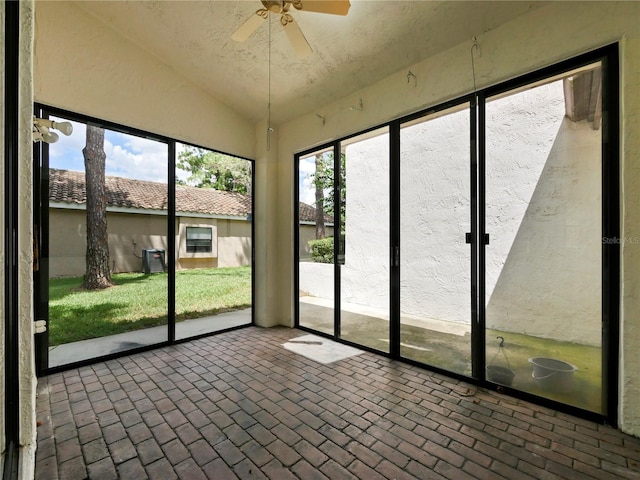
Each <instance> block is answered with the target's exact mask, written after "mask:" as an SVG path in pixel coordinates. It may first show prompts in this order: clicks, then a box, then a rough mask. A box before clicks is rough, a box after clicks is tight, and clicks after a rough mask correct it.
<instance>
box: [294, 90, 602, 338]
mask: <svg viewBox="0 0 640 480" xmlns="http://www.w3.org/2000/svg"><path fill="white" fill-rule="evenodd" d="M564 115H565V102H564V92H563V86H562V81H556V82H554V83H551V84H548V85H543V86H539V87H537V88H535V89H532V90H527V91H524V92H520V93H517V94H515V95H511V96H508V97H505V98H502V99H499V100H496V101H493V102H490V103H489V105H488V106H487V171H486V184H487V210H486V214H487V231H488V232H489V233H490V235H491V243H490V245H489V246H487V265H486V279H487V284H486V295H487V304H488V305H487V326H488V327H490V328H496V329H500V330H505V331H511V332H517V333H527V334H529V335H534V336H540V337H545V338H554V339H557V340H563V341H570V342H578V343H584V344H589V345H600V337H601V320H600V315H601V301H600V279H601V271H600V265H601V255H600V248H601V238H600V232H601V222H600V204H601V201H602V198H601V194H600V189H601V187H600V183H601V177H600V169H601V162H600V150H601V142H600V137H601V130H593V129H592V128H591V126H590V125H588V124H587V123H585V122H581V123H574V122H571V121H568V120H563V119H564ZM469 117H470V115H469V106H468V105H466V106H463V107H462V110H461V111H457V112H454V113H447V114H446V115H441V116H437V117H435V118H428V120H427V119H425V120H424V121H421V122H420V123H416V124H412V125H408V126H406V127H405V128H403V129H402V131H401V140H400V141H401V144H400V149H401V160H400V161H401V194H400V197H401V206H400V212H401V312H402V313H404V314H409V315H412V316H416V317H421V318H425V319H436V320H441V321H449V322H460V323H466V324H469V323H470V321H471V307H470V246H469V245H467V244H466V243H465V232H468V231H470V203H469V202H470V200H469V198H470V191H469V190H470V183H469V171H470V153H469V152H470V142H469V137H470V134H469V128H470V121H469ZM388 145H389V139H388V136H387V135H379V136H375V137H373V138H367V139H366V140H362V141H358V142H355V143H351V144H349V145H348V146H347V147H346V149H345V151H346V179H347V202H346V205H347V206H346V255H345V264H344V265H343V266H342V267H341V274H342V301H343V302H349V303H355V304H359V305H363V306H366V307H373V308H378V309H381V310H388V308H389V231H388V222H389V197H388V192H389V182H388V179H389V149H388ZM300 272H301V273H300V281H301V289H302V290H304V291H307V292H309V293H311V294H312V295H314V296H319V297H323V298H326V299H331V298H333V289H332V285H333V282H332V281H330V282H328V280H327V278H325V277H326V275H327V272H329V273H328V274H329V275H331V274H332V268H329V269H327V268H324V269H322V266H318V265H314V264H306V263H303V264H301V265H300ZM496 286H497V288H496Z"/></svg>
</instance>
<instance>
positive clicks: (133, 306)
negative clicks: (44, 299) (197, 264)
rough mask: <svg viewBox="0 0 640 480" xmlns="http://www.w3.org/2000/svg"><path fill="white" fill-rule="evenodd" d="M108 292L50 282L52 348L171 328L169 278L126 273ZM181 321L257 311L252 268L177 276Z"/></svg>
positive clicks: (71, 281)
mask: <svg viewBox="0 0 640 480" xmlns="http://www.w3.org/2000/svg"><path fill="white" fill-rule="evenodd" d="M113 280H114V282H115V284H116V285H115V286H114V287H111V288H107V289H105V290H97V291H84V290H81V289H80V285H81V284H82V278H81V277H74V278H59V279H51V280H50V281H49V345H51V346H53V345H60V344H64V343H69V342H76V341H79V340H86V339H89V338H98V337H104V336H107V335H115V334H117V333H124V332H129V331H133V330H139V329H142V328H148V327H154V326H158V325H166V324H167V295H168V275H167V274H166V273H156V274H151V275H145V274H143V273H121V274H115V275H113ZM175 291H176V321H181V320H186V319H188V318H199V317H204V316H209V315H216V314H218V313H222V312H228V311H232V310H238V309H242V308H247V307H250V306H251V268H250V267H233V268H215V269H194V270H183V271H179V272H176V289H175Z"/></svg>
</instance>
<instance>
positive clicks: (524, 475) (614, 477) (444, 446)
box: [36, 327, 640, 480]
mask: <svg viewBox="0 0 640 480" xmlns="http://www.w3.org/2000/svg"><path fill="white" fill-rule="evenodd" d="M303 334H304V332H300V331H297V330H293V329H287V328H273V329H261V328H257V327H251V328H247V329H243V330H238V331H234V332H228V333H224V334H221V335H217V336H213V337H209V338H205V339H200V340H196V341H192V342H189V343H184V344H180V345H177V346H172V347H166V348H160V349H157V350H153V351H150V352H146V353H141V354H136V355H131V356H127V357H123V358H120V359H117V360H110V361H107V362H102V363H96V364H94V365H91V366H87V367H82V368H79V369H73V370H69V371H66V372H64V373H60V374H55V375H51V376H49V377H46V378H41V379H40V381H39V384H38V402H37V420H38V424H39V426H38V450H37V455H36V478H37V479H43V480H44V479H46V480H55V479H64V480H67V479H68V480H80V479H83V478H91V479H95V480H108V479H116V478H121V479H132V480H142V479H144V478H151V479H160V480H168V479H174V478H181V479H187V480H197V479H207V478H208V479H222V480H226V479H235V478H243V479H245V478H246V479H249V478H250V479H264V478H270V479H273V480H286V479H293V478H301V479H331V480H336V479H354V478H360V479H366V480H375V479H397V480H401V479H420V480H426V479H447V480H464V479H490V480H496V479H508V480H516V479H518V480H519V479H523V480H524V479H527V480H547V479H580V480H584V479H610V480H620V479H640V467H639V464H640V439H638V438H634V437H630V436H627V435H624V434H622V433H620V432H619V431H617V430H615V429H612V428H610V427H607V426H603V425H598V424H595V423H591V422H588V421H585V420H581V419H578V418H574V417H571V416H568V415H564V414H561V413H557V412H555V411H552V410H549V409H546V408H542V407H539V406H536V405H532V404H529V403H526V402H523V401H519V400H517V399H513V398H510V397H506V396H502V395H499V394H496V393H492V392H487V391H484V390H478V391H476V389H475V388H473V387H470V386H469V385H467V384H465V383H464V382H459V381H456V380H452V379H450V378H447V377H444V376H442V375H437V374H434V373H431V372H429V371H426V370H423V369H420V368H417V367H413V366H411V365H406V364H403V363H400V362H397V361H392V360H389V359H387V358H385V357H382V356H378V355H375V354H371V353H363V354H361V355H358V356H355V357H350V358H348V359H346V360H341V361H338V362H334V363H331V364H328V365H324V364H320V363H317V362H315V361H313V360H309V359H307V358H305V357H302V356H300V355H297V354H295V353H292V352H290V351H288V350H285V349H284V348H283V347H282V344H283V343H284V342H286V341H287V340H288V339H290V338H293V337H297V336H301V335H303Z"/></svg>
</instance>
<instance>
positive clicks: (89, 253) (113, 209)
mask: <svg viewBox="0 0 640 480" xmlns="http://www.w3.org/2000/svg"><path fill="white" fill-rule="evenodd" d="M52 119H53V120H55V121H64V120H65V119H62V118H52ZM72 124H73V133H72V134H71V135H70V136H65V135H60V139H59V141H58V142H56V143H53V144H51V145H50V146H49V167H50V169H49V249H50V250H49V252H50V257H49V258H48V262H49V277H50V278H49V349H50V351H49V366H50V367H55V366H59V365H64V364H68V363H71V362H77V361H81V360H87V359H90V358H93V357H97V356H101V355H107V354H110V353H114V352H120V351H125V350H128V349H132V348H136V347H140V346H144V345H150V344H153V343H158V342H162V341H166V340H167V327H166V323H167V274H166V272H165V268H164V267H165V265H166V259H165V251H166V248H167V243H166V241H167V209H166V205H167V161H168V160H167V159H168V156H167V152H168V149H167V145H166V144H164V143H160V142H155V141H152V140H148V139H144V138H140V137H136V136H133V135H126V134H123V133H118V132H114V131H110V130H104V129H101V128H97V127H87V126H86V125H85V124H82V123H77V122H72ZM89 147H90V148H89ZM83 149H85V151H87V152H90V151H93V152H94V153H93V154H89V153H87V158H88V159H89V160H87V162H88V163H86V162H85V159H84V156H83ZM101 152H104V157H102V156H101ZM86 165H88V166H89V168H85V166H86ZM100 169H103V172H104V178H102V177H101V175H100V174H99V170H100ZM94 170H95V171H96V172H98V173H97V174H96V175H94V174H92V172H93V171H94ZM103 189H104V194H101V193H100V192H101V190H103ZM88 205H89V207H88ZM87 208H89V210H90V215H91V220H90V221H89V222H87V215H88V213H87ZM105 208H106V211H105ZM101 218H102V219H103V220H101ZM105 218H106V228H105V229H103V230H100V228H99V226H100V225H101V224H104V223H103V221H104V219H105ZM88 227H89V228H88ZM89 259H92V260H91V261H90V260H89ZM109 275H110V276H111V280H112V283H110V282H109V280H108V278H107V277H108V276H109Z"/></svg>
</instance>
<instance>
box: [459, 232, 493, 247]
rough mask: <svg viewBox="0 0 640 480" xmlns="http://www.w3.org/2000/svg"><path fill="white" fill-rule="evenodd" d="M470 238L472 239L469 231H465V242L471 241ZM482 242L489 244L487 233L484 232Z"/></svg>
mask: <svg viewBox="0 0 640 480" xmlns="http://www.w3.org/2000/svg"><path fill="white" fill-rule="evenodd" d="M472 240H473V239H472V238H471V233H470V232H467V233H465V234H464V241H465V243H472ZM483 243H484V244H485V245H489V234H488V233H485V234H484V242H483Z"/></svg>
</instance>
